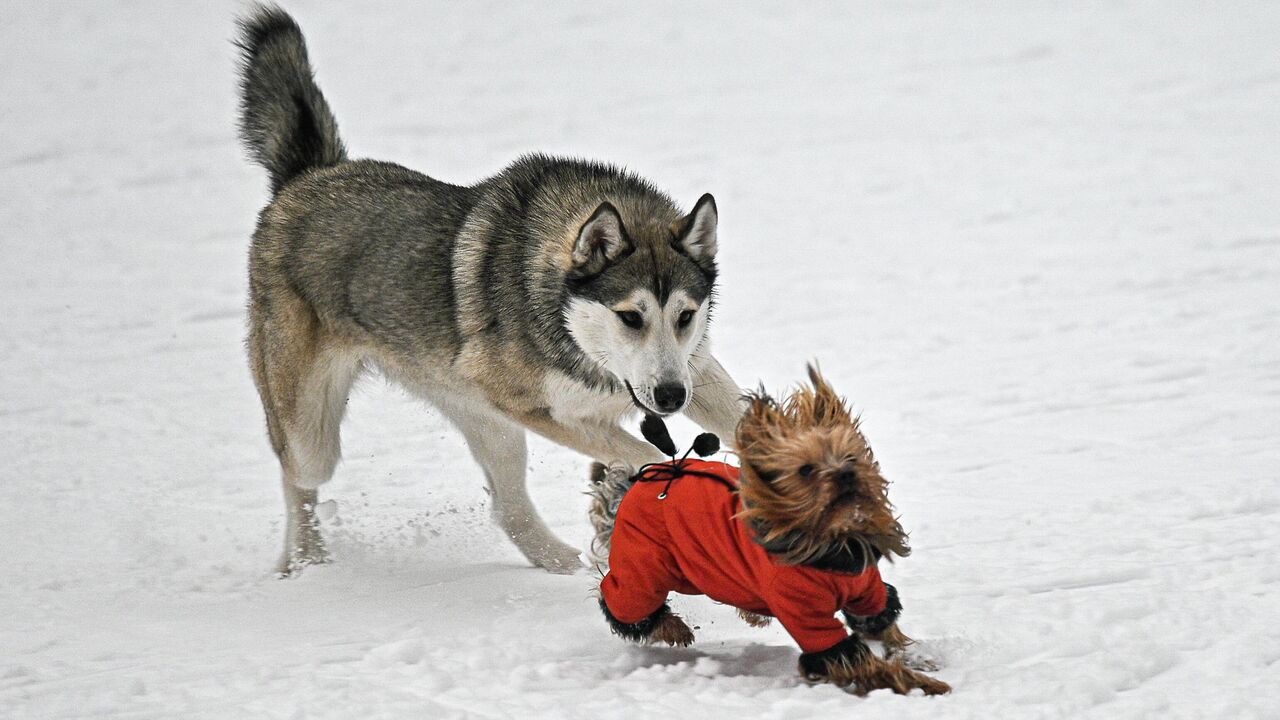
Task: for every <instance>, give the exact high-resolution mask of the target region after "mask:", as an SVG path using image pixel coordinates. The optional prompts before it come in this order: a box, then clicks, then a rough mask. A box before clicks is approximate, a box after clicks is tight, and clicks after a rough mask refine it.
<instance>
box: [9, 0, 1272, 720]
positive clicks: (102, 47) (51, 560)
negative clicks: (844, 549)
mask: <svg viewBox="0 0 1280 720" xmlns="http://www.w3.org/2000/svg"><path fill="white" fill-rule="evenodd" d="M236 9H237V6H236V5H235V4H231V3H160V2H152V3H136V2H122V1H116V2H110V3H108V2H80V3H56V4H55V3H35V2H8V3H6V4H5V8H4V12H3V14H4V16H5V22H4V23H0V66H2V67H3V68H4V69H3V71H0V96H2V97H4V99H5V101H4V103H3V104H0V129H2V130H3V137H4V141H5V142H4V149H3V150H0V188H3V193H0V233H2V234H0V240H2V242H3V245H2V246H0V248H2V253H3V254H2V256H0V257H2V258H3V268H4V269H3V275H4V277H5V281H4V282H3V284H0V301H2V303H3V308H4V313H3V317H2V318H0V370H2V371H3V376H4V379H5V388H4V390H3V391H2V392H0V437H2V438H3V441H2V442H0V450H2V452H0V511H2V514H0V518H2V519H0V548H3V550H4V555H5V559H4V562H3V563H0V716H3V717H6V718H15V719H16V718H52V717H130V718H150V717H156V718H177V717H181V718H250V717H253V718H257V717H263V718H277V717H278V718H323V717H333V718H348V717H366V718H383V717H387V718H398V717H415V718H422V717H426V718H444V717H489V718H507V717H510V718H531V717H549V718H551V717H563V718H592V719H593V720H599V719H601V718H612V717H654V716H657V715H659V714H667V715H673V716H678V717H697V716H699V715H700V714H701V715H705V714H706V713H711V712H716V713H720V714H729V713H731V714H732V715H733V716H735V717H767V718H816V717H849V716H853V715H854V714H857V715H858V716H861V717H888V716H892V717H895V718H915V717H922V718H923V717H929V718H962V717H983V718H986V717H997V718H1023V717H1026V718H1060V717H1063V718H1065V717H1071V718H1119V717H1155V716H1160V717H1185V718H1191V717H1207V718H1227V717H1230V718H1275V717H1280V593H1278V591H1280V564H1277V562H1276V560H1275V557H1276V554H1277V552H1278V551H1280V483H1278V482H1277V481H1278V480H1280V478H1278V477H1277V470H1276V468H1277V464H1278V462H1277V461H1280V452H1278V451H1277V442H1276V436H1277V431H1278V430H1280V202H1277V197H1280V144H1278V143H1277V139H1278V138H1277V128H1280V53H1277V52H1276V48H1275V35H1276V28H1277V27H1280V6H1278V5H1276V4H1264V3H1258V4H1251V3H1234V4H1231V5H1230V6H1224V7H1210V6H1206V5H1199V4H1173V3H1154V2H1150V3H1149V2H1124V3H1097V4H1095V3H1088V4H1084V3H1073V4H1071V8H1070V9H1067V8H1050V7H1046V6H1042V5H1041V4H1039V3H1035V4H1032V3H1013V2H1008V3H981V4H965V5H963V6H962V5H959V4H954V5H953V4H946V3H934V2H916V3H899V4H893V5H892V6H880V5H875V6H862V7H858V8H857V9H850V8H847V7H846V6H842V5H808V4H806V5H804V6H800V7H792V6H790V5H781V4H780V5H768V6H766V5H756V4H750V5H746V4H743V5H732V6H730V5H723V6H714V5H701V4H699V5H696V6H688V5H686V4H683V3H680V4H667V5H652V4H648V3H644V4H639V3H636V4H627V5H622V4H616V5H615V4H597V3H582V4H568V3H557V4H547V5H539V6H533V5H524V4H521V5H514V4H512V5H508V4H504V3H495V4H479V3H474V4H441V3H407V2H376V3H362V4H361V5H360V7H359V9H357V8H355V7H353V6H350V5H348V4H338V3H331V4H321V3H318V2H296V3H290V9H291V10H293V11H294V12H295V13H296V15H297V17H298V19H299V20H300V22H301V23H302V25H303V27H304V28H305V29H306V31H307V33H308V36H309V39H310V42H311V47H312V52H313V59H314V60H315V61H316V64H317V66H318V71H319V79H320V83H321V86H322V87H323V89H324V90H325V92H326V94H327V95H328V97H329V99H330V102H331V104H332V105H333V107H334V109H335V111H336V113H337V115H338V119H339V122H340V124H341V126H342V130H343V134H344V136H345V138H346V139H347V141H348V144H349V146H350V147H351V148H352V149H353V150H354V152H355V153H356V154H357V155H363V156H371V157H379V158H384V159H391V160H396V161H399V162H402V163H404V164H407V165H409V166H411V167H415V168H418V169H421V170H424V171H426V172H428V173H431V174H433V175H436V176H437V177H441V178H443V179H448V180H453V181H457V182H471V181H475V180H477V179H479V178H481V177H483V176H485V175H487V174H489V173H492V172H494V171H496V170H497V169H499V168H500V167H501V166H502V165H503V164H505V163H506V162H507V161H509V160H510V159H512V158H513V157H514V156H515V155H516V154H518V153H520V152H523V151H527V150H534V149H537V150H545V151H551V152H558V153H569V154H575V155H585V156H591V157H599V158H607V159H611V160H614V161H617V162H621V163H625V164H627V165H629V166H631V167H633V168H635V169H637V170H639V171H641V172H642V173H644V174H646V175H647V176H649V177H651V178H653V179H654V180H655V181H657V182H658V183H659V184H660V185H662V186H663V187H665V188H667V189H668V190H669V191H671V192H672V193H673V194H674V195H675V196H676V197H677V198H681V199H683V200H684V201H685V202H686V203H688V204H692V202H693V200H694V199H696V198H697V197H698V195H699V194H701V193H702V192H704V191H712V192H714V193H715V194H716V197H717V200H718V202H719V206H720V209H721V213H722V226H721V232H722V237H723V240H722V268H723V278H724V286H723V291H722V295H721V306H720V311H719V315H718V319H717V327H716V338H717V344H718V348H719V354H720V356H721V357H722V359H723V360H724V361H725V363H726V365H727V366H728V367H729V368H730V370H731V371H732V372H734V374H735V375H736V377H737V378H738V380H739V381H740V382H742V383H743V384H748V385H754V384H755V382H757V381H758V380H763V381H764V382H765V384H766V385H768V386H769V387H773V388H780V387H783V386H785V385H786V384H788V383H790V382H793V381H795V380H797V379H799V378H800V377H801V373H802V365H803V362H804V361H805V360H807V359H809V358H813V357H816V358H818V359H820V360H821V361H822V363H823V367H824V370H825V371H826V372H827V374H828V375H829V376H830V377H831V378H832V379H833V380H834V382H835V383H836V385H837V387H838V388H840V389H841V390H842V391H844V392H845V393H847V394H848V395H849V396H850V397H851V398H853V399H854V400H855V402H856V404H857V405H858V407H860V408H861V409H862V410H863V411H864V412H865V417H866V419H867V429H868V434H869V436H870V437H871V440H872V442H873V444H874V445H875V446H876V448H877V451H878V453H879V455H880V456H881V457H882V461H883V463H884V465H885V467H886V470H887V472H888V473H889V474H890V476H891V478H892V479H894V480H895V481H896V485H895V489H894V493H895V499H896V502H897V504H898V506H899V508H900V509H901V510H902V512H903V514H904V522H905V524H906V525H907V527H908V529H910V530H911V531H912V532H913V539H914V545H915V547H916V553H915V555H914V556H913V557H911V558H909V559H908V560H906V561H904V562H901V563H900V564H898V565H897V566H894V567H891V568H889V569H888V570H887V573H888V575H889V576H890V578H891V579H892V580H893V581H894V582H896V583H897V584H898V585H899V587H900V588H901V589H902V592H903V594H904V598H905V602H906V604H907V614H906V615H905V617H904V628H905V629H906V630H907V632H908V633H910V634H913V635H916V636H918V637H919V638H920V639H921V640H922V645H923V648H924V649H925V650H926V651H928V652H930V653H931V654H933V655H935V656H938V657H940V658H941V659H942V660H944V662H945V665H946V667H945V668H944V669H943V670H942V671H941V673H940V676H941V677H942V678H943V679H945V680H947V681H948V682H950V683H952V684H953V685H954V687H955V692H954V694H953V695H951V696H949V697H945V698H935V699H926V698H922V697H918V696H916V697H895V696H892V695H889V694H885V693H878V694H875V695H873V696H871V697H869V698H866V699H859V698H855V697H852V696H848V695H845V694H842V693H841V692H839V691H838V690H836V689H835V688H832V687H809V686H806V685H804V684H802V683H800V682H799V680H798V679H797V677H796V676H795V674H794V670H793V668H794V664H795V659H796V651H795V650H794V648H793V647H792V645H791V644H790V642H789V641H788V640H787V639H786V637H785V635H784V634H783V633H782V631H781V630H778V629H770V630H765V631H761V630H754V629H751V628H748V627H746V626H744V625H742V624H740V623H738V622H736V621H735V620H734V618H733V616H732V613H731V612H730V611H729V610H727V609H726V608H723V607H718V606H714V605H712V604H711V603H709V602H707V601H706V600H705V599H702V598H677V600H676V605H677V608H678V609H679V610H680V611H681V612H684V613H685V614H686V615H687V616H688V617H689V618H691V619H692V621H693V623H695V624H697V625H699V626H700V630H699V639H700V641H699V643H698V644H697V645H695V646H694V647H693V648H690V649H688V650H678V651H672V650H659V649H636V648H631V647H627V646H624V645H623V644H622V643H621V642H619V641H617V640H616V639H615V638H612V637H611V636H610V635H609V634H608V632H607V630H606V628H605V625H604V623H603V621H602V620H601V618H600V617H599V614H598V612H597V610H596V608H595V607H594V604H593V602H594V601H593V600H592V598H591V592H590V590H591V584H592V578H591V576H590V575H589V574H587V573H584V574H581V575H578V576H574V577H557V576H551V575H547V574H545V573H542V572H539V571H536V570H532V569H529V568H527V567H525V566H524V565H523V563H522V562H521V560H520V558H519V556H518V555H517V553H516V552H515V550H514V549H513V548H512V547H511V546H510V545H509V544H508V543H507V542H506V541H505V540H504V539H503V538H501V537H500V535H499V533H498V532H497V530H496V529H494V528H493V527H492V526H491V525H490V524H489V522H488V520H487V516H486V509H485V496H484V493H483V491H482V490H481V480H480V476H479V473H478V471H477V470H476V469H475V468H474V467H473V466H472V464H471V463H470V461H469V460H468V458H467V455H466V452H465V450H464V447H463V445H462V442H461V440H460V439H459V438H458V437H457V436H456V435H455V434H454V433H453V432H452V431H451V430H450V429H449V428H448V427H447V426H446V425H445V424H444V422H443V421H442V420H441V419H440V417H439V416H438V415H436V414H434V413H433V412H431V411H429V410H425V409H423V408H422V407H421V406H420V405H419V404H417V403H416V402H414V401H411V400H409V399H408V398H406V397H405V396H404V395H402V394H401V393H399V392H397V391H395V390H393V389H390V388H387V387H385V386H384V385H383V384H381V383H380V382H378V381H369V382H367V383H365V384H364V385H363V386H362V387H361V389H360V390H359V392H358V393H357V394H356V396H355V397H354V398H353V400H352V403H351V414H350V417H349V419H348V422H347V425H346V427H345V438H344V440H345V443H346V451H347V459H346V462H345V464H344V465H343V466H342V467H341V468H340V469H339V472H338V475H337V477H336V479H335V481H334V482H333V483H332V484H331V485H330V486H328V487H326V488H325V490H324V493H325V497H327V498H331V499H334V500H336V502H337V512H336V515H335V516H334V517H333V518H332V519H330V520H329V521H328V522H327V523H326V524H327V527H326V531H327V533H328V535H329V537H330V539H331V544H332V547H333V549H334V550H335V551H336V554H337V556H338V562H336V563H335V564H333V565H331V566H327V567H323V568H314V569H310V570H308V571H307V572H306V573H305V575H304V576H303V577H301V578H300V579H298V580H296V581H290V582H281V581H276V580H273V579H271V578H269V577H268V573H267V571H268V569H269V567H270V565H271V563H272V562H273V561H274V559H275V555H276V552H277V550H278V545H279V543H280V537H279V535H280V516H281V502H280V499H279V487H278V485H277V470H276V468H275V460H274V458H273V457H272V455H271V453H270V450H269V449H268V446H267V442H266V439H265V435H264V430H263V423H262V420H261V416H260V410H259V408H258V406H257V400H256V397H255V395H254V391H253V388H252V385H251V382H250V378H249V374H248V371H247V369H246V365H245V362H244V359H243V357H242V350H241V340H242V335H243V311H242V307H243V298H244V292H245V270H244V265H245V251H246V244H247V238H248V236H249V234H250V232H251V229H252V225H253V220H254V216H255V213H256V212H257V210H258V208H259V206H260V204H261V203H262V202H263V200H264V195H265V179H264V174H263V173H262V171H261V170H259V169H258V168H254V167H251V166H250V165H248V164H247V163H246V162H245V161H244V160H243V159H242V156H241V153H240V151H239V149H238V148H237V146H236V141H235V137H234V132H233V118H234V104H235V98H234V94H233V87H234V86H233V70H232V69H233V55H234V54H233V51H232V49H231V47H230V45H229V43H228V38H229V37H230V35H231V33H232V25H231V18H232V16H233V14H234V12H235V11H236ZM531 469H532V488H533V493H534V496H535V499H536V500H537V502H538V503H539V505H540V506H541V507H542V510H543V512H544V514H545V516H546V517H547V518H548V521H549V522H550V523H552V524H553V526H554V527H555V528H556V529H557V531H558V532H559V533H561V534H562V536H564V537H565V538H568V539H572V540H573V541H577V542H583V543H585V541H586V539H587V536H588V527H587V523H586V520H585V513H584V511H585V500H584V498H583V497H582V495H580V492H581V491H582V489H583V485H584V473H583V471H584V462H583V460H581V459H580V458H578V457H576V456H574V455H573V454H572V453H570V452H568V451H565V450H562V449H558V448H555V447H552V446H550V445H548V444H546V443H541V442H535V443H534V445H533V455H532V457H531Z"/></svg>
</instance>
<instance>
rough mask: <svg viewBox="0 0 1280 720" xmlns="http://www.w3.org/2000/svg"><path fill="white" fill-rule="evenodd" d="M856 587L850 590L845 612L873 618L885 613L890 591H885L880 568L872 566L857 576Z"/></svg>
mask: <svg viewBox="0 0 1280 720" xmlns="http://www.w3.org/2000/svg"><path fill="white" fill-rule="evenodd" d="M855 585H856V586H855V587H852V588H851V589H850V590H851V591H850V595H849V596H848V597H849V601H848V602H847V603H846V604H845V606H844V610H845V612H847V613H849V614H850V615H857V616H859V617H871V616H872V615H879V614H880V613H882V612H884V606H885V602H886V601H887V600H888V599H889V591H888V590H887V589H885V586H884V580H883V579H881V577H880V569H879V568H877V567H876V566H874V565H872V566H871V567H869V568H867V569H866V570H864V571H862V574H861V575H858V576H857V578H856V584H855Z"/></svg>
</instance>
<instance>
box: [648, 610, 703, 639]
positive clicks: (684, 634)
mask: <svg viewBox="0 0 1280 720" xmlns="http://www.w3.org/2000/svg"><path fill="white" fill-rule="evenodd" d="M649 642H650V643H653V644H654V645H657V644H659V643H665V644H667V645H670V646H672V647H677V646H679V647H689V646H690V645H692V644H693V630H691V629H690V628H689V626H688V625H686V624H685V622H684V620H682V619H681V618H680V616H679V615H676V614H675V613H668V614H667V615H666V616H665V617H663V618H662V619H661V620H659V621H658V624H657V625H656V626H654V628H653V633H652V634H651V635H649Z"/></svg>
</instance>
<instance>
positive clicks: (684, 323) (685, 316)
mask: <svg viewBox="0 0 1280 720" xmlns="http://www.w3.org/2000/svg"><path fill="white" fill-rule="evenodd" d="M693 316H694V312H693V311H692V310H684V311H682V312H681V313H680V315H679V316H677V317H676V327H678V328H687V327H689V323H691V322H693Z"/></svg>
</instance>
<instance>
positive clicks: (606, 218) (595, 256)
mask: <svg viewBox="0 0 1280 720" xmlns="http://www.w3.org/2000/svg"><path fill="white" fill-rule="evenodd" d="M634 249H635V245H634V244H632V242H631V238H630V237H628V236H627V229H626V228H625V227H623V226H622V216H621V215H619V214H618V209H617V208H615V207H614V206H613V204H612V203H609V202H608V201H605V202H602V203H600V207H598V208H596V211H595V212H593V213H591V217H590V218H588V219H587V221H586V222H585V223H583V224H582V227H581V228H580V229H579V230H578V238H577V240H574V242H573V252H572V254H571V256H570V262H571V263H572V266H571V269H570V271H569V274H570V276H572V277H576V278H580V279H581V278H589V277H591V276H593V275H599V274H600V273H601V272H603V271H604V269H605V268H606V267H608V266H609V264H610V263H613V262H616V261H617V260H619V259H620V258H622V257H623V256H625V255H627V254H628V253H630V252H631V251H632V250H634Z"/></svg>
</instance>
